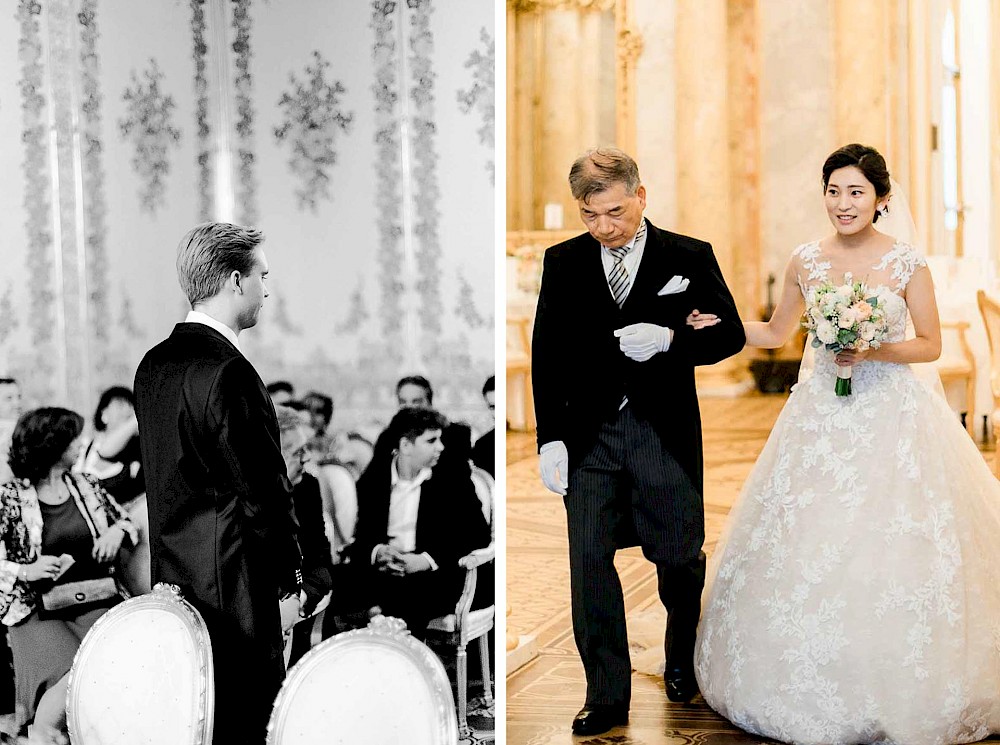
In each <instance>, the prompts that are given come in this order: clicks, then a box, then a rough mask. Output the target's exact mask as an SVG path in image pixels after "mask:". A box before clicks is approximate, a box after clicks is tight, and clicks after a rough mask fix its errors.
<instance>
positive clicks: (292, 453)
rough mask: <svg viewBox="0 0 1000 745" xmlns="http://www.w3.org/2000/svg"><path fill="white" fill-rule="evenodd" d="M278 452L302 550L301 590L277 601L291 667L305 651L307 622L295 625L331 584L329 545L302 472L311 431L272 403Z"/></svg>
mask: <svg viewBox="0 0 1000 745" xmlns="http://www.w3.org/2000/svg"><path fill="white" fill-rule="evenodd" d="M275 415H276V416H277V418H278V433H279V438H280V441H281V455H282V457H283V458H284V459H285V468H286V469H287V472H288V480H289V481H291V483H292V486H293V489H292V505H293V509H294V510H295V519H296V520H297V522H298V524H299V528H298V539H299V549H300V550H301V551H302V591H301V592H300V593H299V595H297V596H292V597H290V598H288V599H286V600H283V601H281V630H282V633H284V634H286V635H287V634H289V633H294V636H293V641H292V651H291V657H290V658H289V661H288V665H289V667H291V666H292V665H294V664H295V662H296V661H297V660H298V659H299V658H300V657H301V656H302V655H303V654H305V653H306V652H307V651H309V634H310V628H309V626H310V624H301V625H299V626H296V624H297V623H298V621H299V620H300V619H303V618H308V617H309V616H311V615H312V614H313V613H314V612H315V611H316V607H317V606H318V605H319V603H320V601H322V600H323V598H325V597H326V596H327V595H328V594H329V593H330V590H331V589H332V587H333V581H332V575H331V569H332V566H331V562H330V545H329V544H328V543H327V540H326V535H325V534H324V531H323V504H322V500H321V498H320V488H319V484H318V483H317V481H316V479H315V478H314V477H313V476H311V475H310V474H309V473H307V472H306V471H305V465H306V463H307V462H308V461H309V441H310V436H311V435H312V431H311V430H310V429H309V428H307V427H305V426H303V424H302V421H301V419H300V417H299V415H298V412H296V411H295V410H294V409H291V408H289V407H287V406H280V405H279V406H276V407H275Z"/></svg>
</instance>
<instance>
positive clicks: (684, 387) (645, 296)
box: [531, 221, 746, 493]
mask: <svg viewBox="0 0 1000 745" xmlns="http://www.w3.org/2000/svg"><path fill="white" fill-rule="evenodd" d="M647 228H648V230H647V233H646V236H647V237H646V245H645V248H644V251H643V255H642V260H641V262H640V264H639V268H638V271H637V274H636V276H635V278H634V279H633V283H632V289H631V291H630V292H629V295H628V297H627V299H626V300H625V303H624V305H623V306H622V307H621V308H619V307H618V304H617V303H615V301H614V298H613V297H612V295H611V291H610V289H609V288H608V281H607V278H606V276H605V273H604V266H603V263H602V260H601V251H602V249H601V246H600V244H599V243H598V242H597V241H596V240H595V239H594V238H593V237H592V236H591V235H590V234H589V233H585V234H583V235H580V236H577V237H576V238H573V239H571V240H568V241H566V242H564V243H560V244H558V245H556V246H553V247H551V248H549V249H548V250H547V251H546V252H545V259H544V266H543V273H542V285H541V290H540V292H539V296H538V309H537V313H536V316H535V326H534V331H533V335H532V361H531V379H532V387H533V389H534V402H535V418H536V421H537V433H538V444H539V447H541V445H544V444H545V443H547V442H551V441H555V440H562V441H563V442H565V443H566V447H567V449H568V451H569V457H570V468H571V469H572V468H573V467H574V464H575V463H579V461H580V460H581V459H582V458H583V457H584V456H585V455H586V454H587V453H588V452H589V451H590V449H591V448H592V447H593V444H594V441H595V438H596V436H597V432H598V430H599V428H600V426H601V424H602V423H603V422H605V421H608V420H610V419H612V418H613V417H614V416H615V415H616V414H617V411H618V407H619V405H620V403H621V400H622V396H623V395H628V398H629V405H630V406H631V408H632V410H633V412H634V413H635V414H636V416H638V417H640V418H644V419H646V420H648V421H649V422H650V423H651V424H652V425H653V426H654V427H655V428H656V430H657V432H658V434H659V435H660V437H661V439H662V440H663V444H664V447H665V448H666V449H667V451H668V452H669V453H670V454H671V455H672V456H673V457H674V458H675V459H676V460H677V462H678V463H679V464H680V465H681V467H682V468H683V469H684V470H685V471H686V472H687V474H688V476H689V477H690V478H691V481H692V483H693V484H694V485H695V486H696V488H697V489H698V491H699V493H700V492H701V491H702V482H703V478H702V468H703V467H702V450H701V417H700V412H699V409H698V397H697V394H696V391H695V381H694V368H695V366H696V365H711V364H714V363H716V362H719V361H720V360H723V359H725V358H726V357H729V356H731V355H733V354H735V353H736V352H738V351H740V349H742V348H743V345H744V344H745V343H746V337H745V335H744V333H743V325H742V323H741V322H740V318H739V314H738V313H737V311H736V304H735V303H734V301H733V297H732V295H731V294H730V292H729V289H728V288H727V287H726V283H725V280H724V279H723V277H722V272H721V270H720V269H719V264H718V262H717V261H716V259H715V255H714V254H713V252H712V247H711V246H710V245H709V244H708V243H705V242H704V241H699V240H696V239H694V238H688V237H686V236H683V235H678V234H676V233H670V232H668V231H666V230H660V229H659V228H657V227H655V226H654V225H652V224H651V223H649V222H648V221H647ZM675 275H680V276H681V277H685V278H687V279H688V280H690V284H689V286H688V288H687V290H686V291H685V292H681V293H677V294H673V295H663V296H661V295H658V294H657V293H658V291H659V290H660V289H661V288H662V287H663V286H664V285H665V284H666V283H667V282H668V281H669V280H670V279H671V278H672V277H673V276H675ZM695 308H697V309H698V310H699V311H701V312H703V313H714V314H716V315H718V316H719V317H720V318H721V319H722V320H721V323H719V324H717V325H715V326H711V327H709V328H705V329H700V330H697V331H696V330H694V329H692V328H691V327H690V326H687V325H686V324H685V319H686V318H687V316H688V314H689V313H690V312H691V311H692V310H693V309H695ZM638 322H647V323H655V324H657V325H660V326H668V327H669V328H671V329H673V331H674V338H673V340H672V342H671V345H670V349H669V350H667V351H666V352H661V353H659V354H656V355H654V356H653V358H652V359H650V360H647V361H646V362H636V361H633V360H630V359H629V358H627V357H626V356H625V355H624V354H623V353H622V351H621V350H620V349H619V346H618V339H617V338H616V337H615V336H614V331H615V329H618V328H621V327H623V326H626V325H628V324H631V323H638Z"/></svg>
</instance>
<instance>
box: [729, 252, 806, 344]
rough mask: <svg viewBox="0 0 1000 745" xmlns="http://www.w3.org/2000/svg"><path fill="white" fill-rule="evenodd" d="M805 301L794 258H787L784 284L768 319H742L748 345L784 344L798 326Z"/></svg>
mask: <svg viewBox="0 0 1000 745" xmlns="http://www.w3.org/2000/svg"><path fill="white" fill-rule="evenodd" d="M805 309H806V303H805V300H803V299H802V291H801V290H800V289H799V282H798V275H797V273H796V269H795V258H794V257H793V258H792V259H790V260H789V262H788V267H787V268H786V269H785V284H784V287H782V289H781V297H780V298H779V299H778V305H777V307H776V308H775V309H774V313H772V314H771V320H769V321H744V322H743V330H744V331H745V332H746V335H747V346H748V347H762V348H764V349H777V348H778V347H781V346H784V344H785V342H786V341H788V339H789V337H791V335H792V332H794V331H795V329H796V328H798V326H799V323H800V321H801V319H802V314H803V312H805Z"/></svg>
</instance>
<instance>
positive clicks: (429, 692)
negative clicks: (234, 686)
mask: <svg viewBox="0 0 1000 745" xmlns="http://www.w3.org/2000/svg"><path fill="white" fill-rule="evenodd" d="M457 742H458V726H457V722H456V720H455V700H454V697H453V696H452V694H451V683H450V682H449V681H448V674H447V673H446V672H445V669H444V666H443V665H442V664H441V660H439V659H438V657H437V655H435V654H434V652H432V651H431V650H430V649H429V648H428V647H427V645H425V644H424V643H423V642H421V641H419V640H418V639H415V638H413V637H412V636H410V634H409V632H408V631H407V630H406V624H404V623H403V622H402V621H400V620H399V619H398V618H386V617H384V616H376V617H375V618H373V619H372V621H371V622H370V623H369V624H368V628H366V629H358V630H356V631H347V632H344V633H343V634H338V635H337V636H334V637H331V638H330V639H327V640H326V641H324V642H321V643H320V644H319V645H318V646H316V647H313V648H312V649H311V650H309V652H308V653H307V654H306V655H305V656H304V657H303V658H302V659H301V660H299V662H298V663H297V664H296V665H295V666H294V667H293V668H292V669H291V670H290V671H289V673H288V676H287V677H286V678H285V682H284V684H283V685H282V687H281V692H280V693H279V694H278V698H277V700H276V701H275V703H274V709H273V710H272V712H271V720H270V722H268V725H267V745H390V744H394V743H401V744H402V743H405V745H456V743H457Z"/></svg>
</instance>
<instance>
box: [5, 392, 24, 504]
mask: <svg viewBox="0 0 1000 745" xmlns="http://www.w3.org/2000/svg"><path fill="white" fill-rule="evenodd" d="M20 415H21V386H19V385H18V383H17V381H16V380H15V379H14V378H0V484H2V483H4V482H6V481H10V479H11V478H12V476H11V473H10V469H9V467H8V466H7V454H8V452H9V451H10V436H11V433H12V432H13V431H14V425H15V424H16V423H17V418H18V417H19V416H20Z"/></svg>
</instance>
